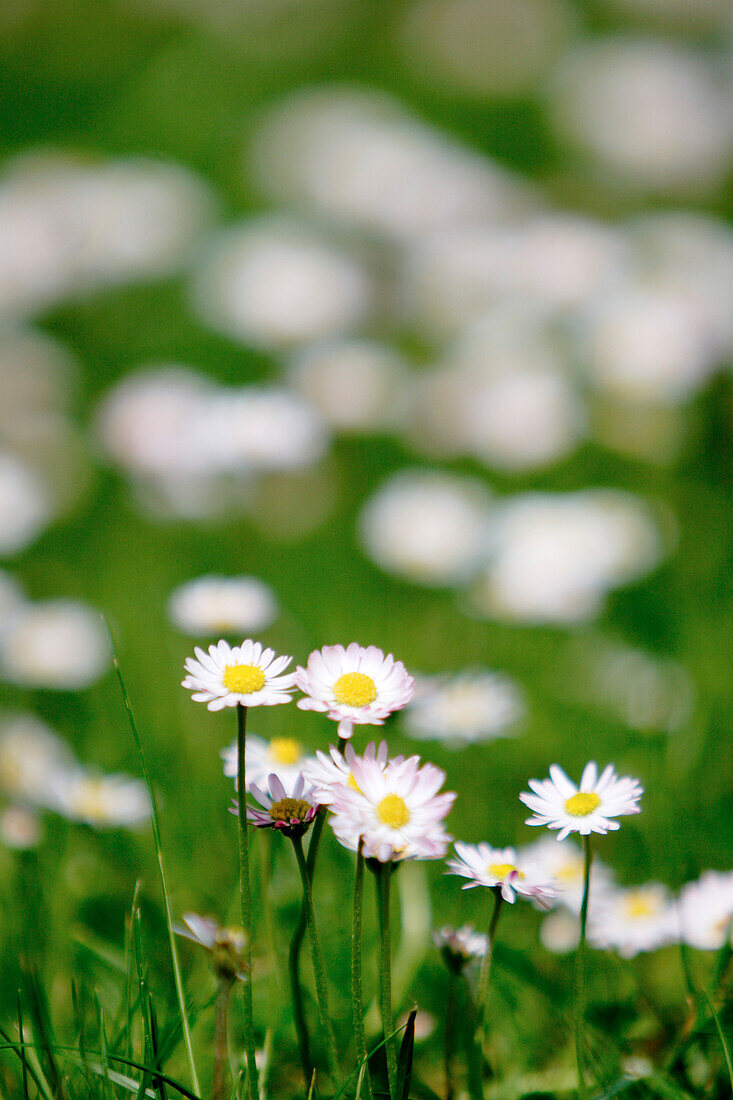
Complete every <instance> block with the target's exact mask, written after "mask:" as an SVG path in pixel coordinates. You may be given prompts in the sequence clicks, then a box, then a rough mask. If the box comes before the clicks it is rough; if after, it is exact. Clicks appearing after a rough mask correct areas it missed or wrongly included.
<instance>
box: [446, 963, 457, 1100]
mask: <svg viewBox="0 0 733 1100" xmlns="http://www.w3.org/2000/svg"><path fill="white" fill-rule="evenodd" d="M457 988H458V972H457V971H456V970H455V969H454V968H453V967H451V968H450V969H449V971H448V995H447V997H446V1001H445V1048H444V1052H443V1053H444V1058H445V1100H453V1097H454V1096H455V1084H454V1081H453V1053H454V1048H455V1043H456V1028H455V1016H456V992H457Z"/></svg>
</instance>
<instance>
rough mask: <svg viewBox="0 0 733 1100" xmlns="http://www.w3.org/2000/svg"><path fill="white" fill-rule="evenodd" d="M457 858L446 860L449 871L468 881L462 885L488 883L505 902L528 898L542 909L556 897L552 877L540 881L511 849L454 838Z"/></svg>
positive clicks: (467, 886)
mask: <svg viewBox="0 0 733 1100" xmlns="http://www.w3.org/2000/svg"><path fill="white" fill-rule="evenodd" d="M454 847H455V851H456V856H457V857H458V858H457V859H449V860H448V873H449V874H452V875H462V876H463V877H464V878H467V879H468V880H469V881H468V882H467V883H465V885H464V886H463V889H464V890H470V889H471V887H472V886H487V887H489V888H490V889H492V890H497V891H498V892H499V893H501V896H502V897H503V898H504V901H508V902H514V901H515V900H516V898H517V896H519V897H523V898H529V899H530V900H532V901H534V902H536V904H537V905H539V906H541V907H542V908H543V909H549V908H550V906H551V905H552V903H553V901H554V899H555V893H556V887H555V884H554V883H553V882H552V881H551V880H544V881H543V880H542V879H541V878H539V877H538V876H537V875H535V874H533V873H532V871H531V870H530V869H529V867H527V868H526V869H525V867H524V866H523V865H521V866H520V865H518V864H519V863H520V861H519V860H518V858H517V853H516V851H515V849H514V848H492V847H491V846H490V845H489V844H484V843H481V844H463V843H461V841H456V843H455V845H454Z"/></svg>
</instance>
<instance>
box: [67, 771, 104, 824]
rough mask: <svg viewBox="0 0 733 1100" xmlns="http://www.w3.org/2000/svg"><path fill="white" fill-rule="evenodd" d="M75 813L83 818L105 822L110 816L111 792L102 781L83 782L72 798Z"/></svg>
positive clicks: (89, 780)
mask: <svg viewBox="0 0 733 1100" xmlns="http://www.w3.org/2000/svg"><path fill="white" fill-rule="evenodd" d="M72 806H73V809H74V812H75V813H77V814H80V815H82V816H83V817H89V818H93V819H94V820H96V821H103V820H105V819H106V818H107V817H108V815H109V809H110V801H109V791H108V790H107V788H106V785H105V783H104V782H103V781H102V780H101V779H85V780H83V781H82V782H81V783H80V784H79V786H78V788H77V790H76V791H74V795H73V798H72Z"/></svg>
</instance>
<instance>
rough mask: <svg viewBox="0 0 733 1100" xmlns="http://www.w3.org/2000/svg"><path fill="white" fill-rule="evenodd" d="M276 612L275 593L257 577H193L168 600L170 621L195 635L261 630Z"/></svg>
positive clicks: (187, 632) (268, 624) (273, 617)
mask: <svg viewBox="0 0 733 1100" xmlns="http://www.w3.org/2000/svg"><path fill="white" fill-rule="evenodd" d="M277 614H278V606H277V600H276V599H275V595H274V593H273V591H272V589H271V588H270V586H269V585H268V584H265V582H264V581H262V580H260V579H259V577H220V576H215V575H213V574H209V575H207V576H204V577H196V578H194V579H193V580H190V581H186V582H185V583H184V584H182V585H179V587H178V588H176V589H175V591H174V592H172V593H171V595H170V598H169V600H168V615H169V617H170V619H171V621H172V622H173V623H174V625H175V626H177V627H178V629H179V630H182V631H183V632H184V633H185V634H191V635H194V636H198V635H201V634H219V635H220V634H228V633H230V634H240V635H241V634H247V633H249V632H250V631H259V630H264V629H265V628H266V627H268V626H270V624H271V623H272V622H273V621H274V619H275V618H276V617H277Z"/></svg>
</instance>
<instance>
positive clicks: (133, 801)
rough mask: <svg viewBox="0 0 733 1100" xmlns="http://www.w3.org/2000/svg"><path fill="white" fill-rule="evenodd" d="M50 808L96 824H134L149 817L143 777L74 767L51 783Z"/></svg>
mask: <svg viewBox="0 0 733 1100" xmlns="http://www.w3.org/2000/svg"><path fill="white" fill-rule="evenodd" d="M47 805H48V807H49V809H52V810H55V811H56V813H58V814H61V815H62V816H63V817H66V818H68V819H69V820H70V821H80V822H82V823H83V824H85V825H91V826H92V827H94V828H97V829H101V828H116V827H125V828H135V827H136V826H138V825H142V824H144V823H145V822H146V821H148V819H149V818H150V800H149V797H148V792H147V789H146V787H145V784H144V783H143V781H142V780H141V779H132V778H131V777H130V776H127V775H96V774H95V773H93V772H87V771H84V769H83V768H80V767H75V768H72V769H70V770H69V771H61V772H59V773H58V774H57V775H56V776H54V777H53V779H52V780H51V781H50V783H49V788H48V799H47Z"/></svg>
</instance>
